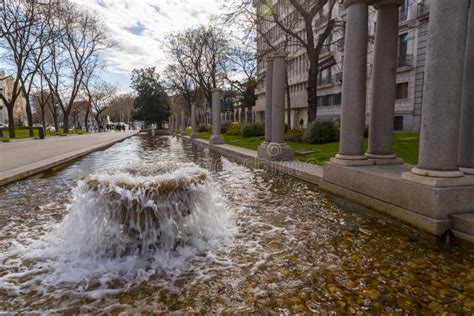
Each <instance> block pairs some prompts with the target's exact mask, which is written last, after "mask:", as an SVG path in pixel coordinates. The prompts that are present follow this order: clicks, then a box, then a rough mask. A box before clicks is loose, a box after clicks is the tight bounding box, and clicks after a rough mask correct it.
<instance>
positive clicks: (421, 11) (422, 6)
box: [416, 2, 430, 18]
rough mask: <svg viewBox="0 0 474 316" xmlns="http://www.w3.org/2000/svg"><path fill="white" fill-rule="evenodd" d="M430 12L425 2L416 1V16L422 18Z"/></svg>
mask: <svg viewBox="0 0 474 316" xmlns="http://www.w3.org/2000/svg"><path fill="white" fill-rule="evenodd" d="M429 13H430V8H429V6H428V4H427V3H426V2H421V3H418V6H417V10H416V15H417V17H418V18H422V17H424V16H426V15H428V14H429Z"/></svg>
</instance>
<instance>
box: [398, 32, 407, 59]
mask: <svg viewBox="0 0 474 316" xmlns="http://www.w3.org/2000/svg"><path fill="white" fill-rule="evenodd" d="M407 52H408V34H407V33H405V34H402V35H400V36H399V38H398V67H404V66H407V59H408V57H407V56H408V55H407Z"/></svg>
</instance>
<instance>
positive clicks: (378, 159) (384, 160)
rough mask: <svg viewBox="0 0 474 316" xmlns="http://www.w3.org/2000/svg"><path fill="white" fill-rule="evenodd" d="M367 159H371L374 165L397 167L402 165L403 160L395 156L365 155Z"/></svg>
mask: <svg viewBox="0 0 474 316" xmlns="http://www.w3.org/2000/svg"><path fill="white" fill-rule="evenodd" d="M365 155H366V156H367V157H368V158H369V159H372V160H373V161H374V163H375V164H376V165H399V164H402V163H403V159H400V158H398V157H397V156H395V155H393V154H392V155H377V154H371V153H366V154H365Z"/></svg>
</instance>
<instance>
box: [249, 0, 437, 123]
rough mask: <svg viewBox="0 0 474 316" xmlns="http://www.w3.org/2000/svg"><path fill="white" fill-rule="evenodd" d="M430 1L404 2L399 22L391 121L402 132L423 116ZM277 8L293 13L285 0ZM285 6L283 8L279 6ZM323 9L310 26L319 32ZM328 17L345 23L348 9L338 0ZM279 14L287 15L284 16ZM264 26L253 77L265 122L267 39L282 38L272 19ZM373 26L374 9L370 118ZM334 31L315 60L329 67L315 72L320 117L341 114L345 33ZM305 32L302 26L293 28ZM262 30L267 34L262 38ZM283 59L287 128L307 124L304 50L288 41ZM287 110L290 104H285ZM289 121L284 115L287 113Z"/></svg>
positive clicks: (259, 6) (371, 37) (324, 14)
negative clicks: (394, 102) (393, 103)
mask: <svg viewBox="0 0 474 316" xmlns="http://www.w3.org/2000/svg"><path fill="white" fill-rule="evenodd" d="M429 3H430V0H404V3H403V5H402V6H401V8H400V15H399V19H400V23H399V37H398V42H399V43H398V68H397V84H396V87H394V89H396V105H395V117H394V125H395V130H397V131H405V132H419V129H420V120H421V104H422V100H423V83H424V69H425V55H426V43H427V39H428V17H429ZM254 5H255V6H257V10H262V9H263V8H262V4H261V2H259V1H254ZM275 5H279V6H280V10H279V12H281V14H284V15H288V16H291V14H292V7H291V5H290V4H289V1H288V0H278V1H275ZM282 8H283V9H282ZM327 10H328V9H327V8H326V10H325V11H324V12H320V14H319V15H318V17H317V19H316V20H315V22H314V25H313V29H314V33H315V34H316V35H317V34H318V33H319V32H321V31H322V30H323V28H324V27H325V25H326V22H327ZM332 15H333V16H334V17H335V19H336V20H337V21H339V22H344V21H345V18H346V10H345V8H344V6H343V5H342V4H336V5H335V6H334V8H333V12H332ZM282 18H285V17H284V16H283V17H282ZM262 27H263V29H262V30H260V32H258V35H257V56H262V57H261V58H259V60H258V69H257V76H258V81H259V82H260V84H259V86H258V88H257V90H256V94H257V102H256V117H257V120H259V121H262V122H263V121H264V117H265V69H266V67H265V60H264V58H265V57H264V56H265V52H266V51H269V50H268V47H269V46H268V44H267V43H266V41H268V40H270V41H271V42H272V46H275V47H278V46H279V47H280V48H281V43H282V42H283V41H284V34H283V32H281V31H280V30H279V27H278V26H277V25H276V24H274V23H264V25H263V26H262ZM376 27H377V18H376V10H375V9H373V8H372V7H371V8H370V11H369V25H368V28H369V45H368V50H367V58H368V66H367V107H366V116H367V118H368V115H369V109H370V106H371V104H370V100H371V91H370V90H371V87H372V84H371V81H372V69H373V61H374V56H373V53H374V42H375V30H376ZM341 29H342V27H340V28H339V30H337V29H336V30H335V31H334V32H333V33H332V34H331V35H330V36H329V38H328V41H327V45H325V46H324V47H323V50H322V53H321V55H320V58H319V62H320V65H321V64H323V63H325V62H329V64H330V65H332V66H330V67H328V68H326V67H323V68H326V69H324V70H322V71H320V72H319V75H318V117H319V118H338V117H340V114H341V98H342V69H343V66H342V65H343V61H344V31H343V30H341ZM295 31H296V32H299V34H301V35H302V36H304V30H303V29H302V28H296V29H295ZM262 33H264V34H266V36H265V38H264V37H263V36H262ZM285 50H286V51H287V52H288V53H289V55H288V58H287V72H288V83H289V90H290V100H291V101H290V107H291V109H290V114H291V115H290V117H291V118H290V119H291V122H290V123H291V127H292V128H294V127H297V126H300V125H303V126H304V127H306V125H307V122H308V107H307V92H306V87H307V80H308V67H309V62H308V59H307V55H306V50H305V49H304V48H301V47H299V46H298V45H288V46H287V48H286V49H285ZM286 108H287V112H288V102H287V104H286ZM285 120H286V122H287V123H288V115H285ZM366 122H368V119H367V120H366Z"/></svg>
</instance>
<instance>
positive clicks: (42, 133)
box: [38, 126, 44, 139]
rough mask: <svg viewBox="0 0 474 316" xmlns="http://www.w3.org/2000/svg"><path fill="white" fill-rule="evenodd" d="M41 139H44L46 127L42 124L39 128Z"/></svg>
mask: <svg viewBox="0 0 474 316" xmlns="http://www.w3.org/2000/svg"><path fill="white" fill-rule="evenodd" d="M38 135H39V139H44V127H43V126H41V127H39V128H38Z"/></svg>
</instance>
